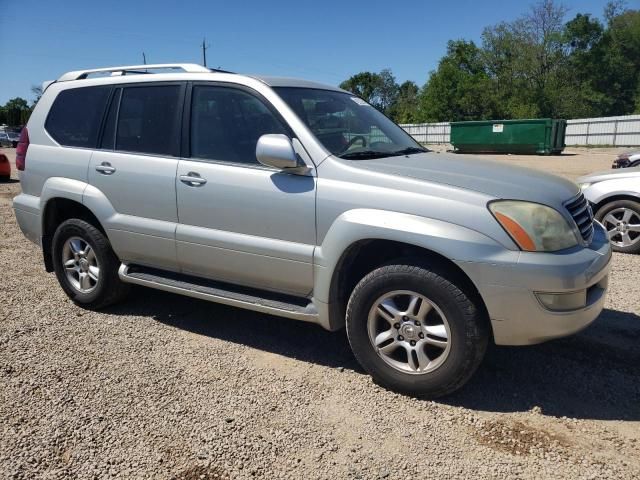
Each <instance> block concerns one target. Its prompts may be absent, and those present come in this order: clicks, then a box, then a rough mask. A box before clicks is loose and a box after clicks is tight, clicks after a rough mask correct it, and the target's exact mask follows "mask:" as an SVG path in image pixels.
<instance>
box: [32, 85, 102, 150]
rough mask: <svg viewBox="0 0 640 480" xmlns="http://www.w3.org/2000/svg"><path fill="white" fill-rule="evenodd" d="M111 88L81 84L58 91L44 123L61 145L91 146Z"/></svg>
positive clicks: (96, 136)
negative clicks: (80, 86)
mask: <svg viewBox="0 0 640 480" xmlns="http://www.w3.org/2000/svg"><path fill="white" fill-rule="evenodd" d="M110 90H111V87H84V88H73V89H68V90H63V91H62V92H60V93H59V94H58V96H57V97H56V99H55V101H54V102H53V105H52V106H51V110H50V111H49V115H48V117H47V121H46V122H45V128H46V130H47V132H49V135H51V137H53V139H54V140H55V141H56V142H58V143H59V144H60V145H64V146H67V147H84V148H94V147H95V146H96V142H97V140H98V133H99V131H100V124H101V122H102V116H103V114H104V110H105V108H106V104H107V99H108V98H109V92H110Z"/></svg>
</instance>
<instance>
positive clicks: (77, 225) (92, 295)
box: [51, 218, 129, 310]
mask: <svg viewBox="0 0 640 480" xmlns="http://www.w3.org/2000/svg"><path fill="white" fill-rule="evenodd" d="M71 237H80V238H81V239H82V240H84V241H85V242H86V243H87V244H89V245H90V246H91V248H92V249H93V250H94V252H95V255H96V257H97V259H98V262H99V265H100V273H99V276H98V282H97V283H96V285H95V288H94V289H93V290H92V291H91V292H88V293H84V292H81V291H79V290H77V289H76V288H75V287H74V286H73V285H72V284H71V282H70V281H69V279H68V278H67V275H66V272H65V268H64V265H63V262H62V249H63V246H64V244H65V242H66V241H67V240H68V239H69V238H71ZM51 253H52V259H53V266H54V269H55V272H56V277H57V278H58V282H59V283H60V286H61V287H62V289H63V290H64V292H65V293H66V294H67V296H68V297H69V298H70V299H71V300H73V302H74V303H76V304H77V305H79V306H81V307H83V308H87V309H90V310H98V309H100V308H103V307H106V306H108V305H111V304H114V303H116V302H118V301H120V300H122V299H123V298H124V297H125V296H126V295H127V293H128V291H129V285H128V284H126V283H123V282H122V281H121V280H120V278H119V277H118V268H119V267H120V260H118V257H117V256H116V254H115V253H114V252H113V250H112V249H111V245H110V243H109V240H108V239H107V237H106V236H105V235H104V234H103V233H102V232H101V231H100V230H98V229H97V228H96V227H94V226H93V225H91V224H90V223H88V222H85V221H84V220H80V219H77V218H72V219H70V220H66V221H65V222H62V223H61V224H60V225H59V226H58V228H57V229H56V232H55V234H54V235H53V241H52V250H51Z"/></svg>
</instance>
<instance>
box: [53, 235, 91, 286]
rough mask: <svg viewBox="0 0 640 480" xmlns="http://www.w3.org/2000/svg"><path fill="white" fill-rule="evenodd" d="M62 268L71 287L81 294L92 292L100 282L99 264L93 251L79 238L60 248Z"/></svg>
mask: <svg viewBox="0 0 640 480" xmlns="http://www.w3.org/2000/svg"><path fill="white" fill-rule="evenodd" d="M62 266H63V267H64V271H65V274H66V276H67V280H69V283H70V284H71V286H72V287H73V288H74V289H76V290H77V291H78V292H81V293H89V292H91V291H93V290H94V289H95V288H96V286H97V285H98V282H99V281H100V264H99V262H98V257H97V256H96V254H95V251H94V249H93V248H92V247H91V245H89V243H88V242H87V241H86V240H84V239H82V238H80V237H71V238H69V239H67V241H66V242H64V245H63V246H62Z"/></svg>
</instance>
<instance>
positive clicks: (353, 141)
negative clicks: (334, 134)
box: [340, 135, 367, 153]
mask: <svg viewBox="0 0 640 480" xmlns="http://www.w3.org/2000/svg"><path fill="white" fill-rule="evenodd" d="M358 140H360V141H361V142H362V147H363V148H364V147H366V146H367V139H366V138H365V137H363V136H362V135H356V136H355V137H353V138H352V139H351V140H349V142H348V143H347V146H346V147H344V148H343V149H342V151H341V152H340V153H344V152H346V151H347V150H349V149H350V148H351V147H352V146H353V144H354V143H356V142H357V141H358Z"/></svg>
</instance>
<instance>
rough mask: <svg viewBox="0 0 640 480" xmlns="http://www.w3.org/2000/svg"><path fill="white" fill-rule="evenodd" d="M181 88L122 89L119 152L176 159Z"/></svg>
mask: <svg viewBox="0 0 640 480" xmlns="http://www.w3.org/2000/svg"><path fill="white" fill-rule="evenodd" d="M181 88H182V87H180V86H179V85H160V86H149V87H147V86H145V87H129V88H125V89H123V91H122V100H121V101H120V113H119V115H118V129H117V133H116V150H123V151H126V152H142V153H154V154H159V155H173V156H177V155H178V145H179V143H178V141H179V128H178V126H179V123H178V111H179V102H180V89H181Z"/></svg>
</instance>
